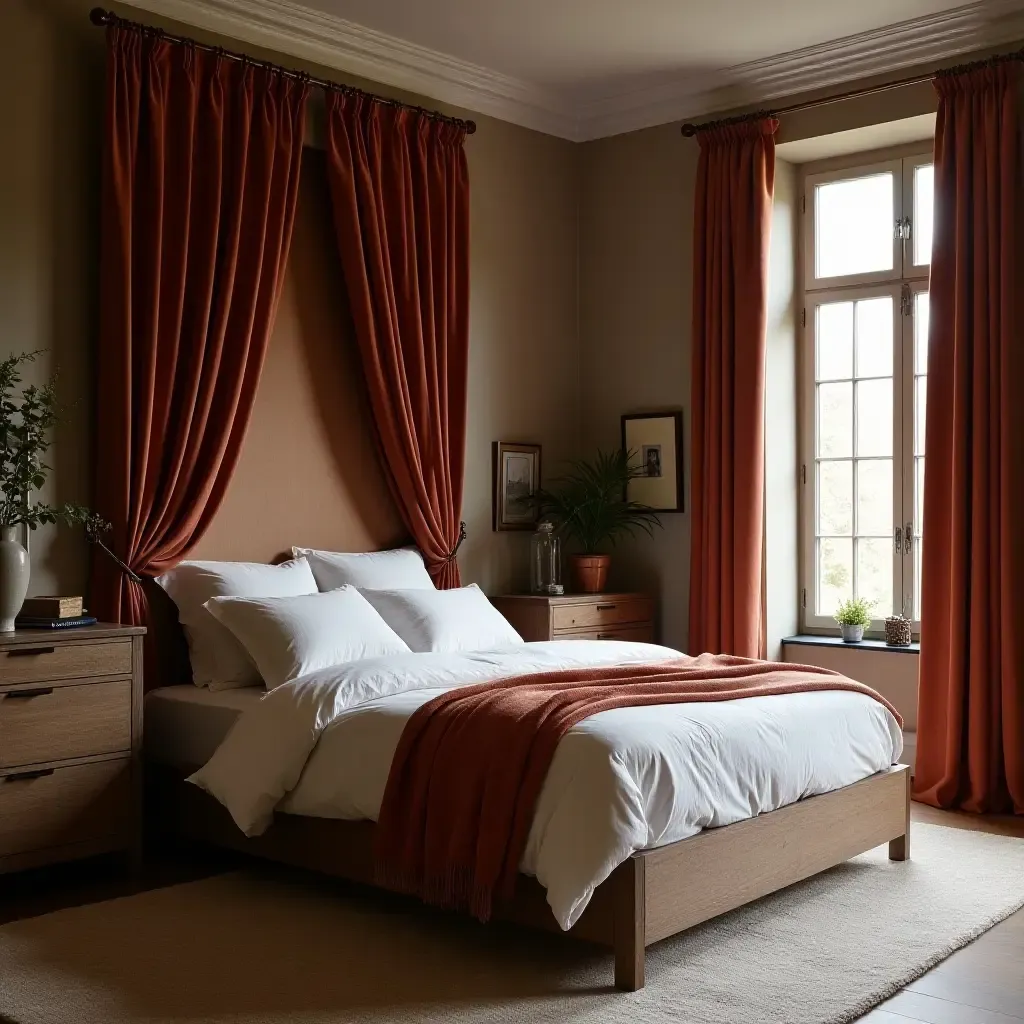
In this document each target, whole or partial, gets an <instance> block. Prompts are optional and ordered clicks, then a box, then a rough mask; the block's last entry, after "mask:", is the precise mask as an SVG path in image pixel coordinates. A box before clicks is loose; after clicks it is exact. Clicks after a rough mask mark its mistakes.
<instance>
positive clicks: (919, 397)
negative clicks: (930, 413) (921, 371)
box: [914, 377, 928, 455]
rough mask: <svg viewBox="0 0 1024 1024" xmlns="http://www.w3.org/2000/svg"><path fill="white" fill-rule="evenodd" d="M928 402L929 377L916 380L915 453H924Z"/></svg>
mask: <svg viewBox="0 0 1024 1024" xmlns="http://www.w3.org/2000/svg"><path fill="white" fill-rule="evenodd" d="M927 402H928V378H927V377H917V378H916V379H915V380H914V454H915V455H924V423H925V419H924V417H925V411H926V406H927Z"/></svg>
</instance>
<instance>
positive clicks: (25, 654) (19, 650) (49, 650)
mask: <svg viewBox="0 0 1024 1024" xmlns="http://www.w3.org/2000/svg"><path fill="white" fill-rule="evenodd" d="M56 650H57V648H56V647H12V648H11V649H10V650H9V651H8V652H7V657H8V658H31V657H33V656H34V655H36V654H53V652H54V651H56Z"/></svg>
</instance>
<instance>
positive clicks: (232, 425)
mask: <svg viewBox="0 0 1024 1024" xmlns="http://www.w3.org/2000/svg"><path fill="white" fill-rule="evenodd" d="M307 91H308V90H307V86H306V84H305V83H304V82H301V81H296V80H295V79H293V78H288V77H285V76H282V75H279V74H277V73H275V72H272V71H269V70H266V69H263V68H259V67H255V66H253V65H252V64H249V63H246V62H238V61H234V60H230V59H228V58H226V57H224V56H222V55H220V54H217V53H209V52H205V51H203V50H200V49H197V48H195V47H192V46H188V45H180V44H175V43H171V42H169V41H167V40H164V39H161V38H160V37H159V35H157V34H152V33H143V32H139V31H137V30H133V29H126V28H120V27H111V28H110V29H108V34H107V92H106V111H105V151H104V165H103V194H102V202H103V208H102V236H103V245H102V252H101V268H100V277H101V302H102V310H101V321H100V339H99V359H98V395H97V438H96V442H97V447H98V453H99V457H98V459H97V463H98V472H97V480H96V505H97V511H99V512H100V513H101V514H102V515H103V516H104V517H105V518H106V519H108V520H110V521H111V522H112V523H113V526H114V531H113V535H112V538H111V540H112V547H113V549H114V550H115V551H116V553H117V554H118V555H119V556H121V558H122V559H123V560H124V561H125V562H126V563H127V564H128V565H129V566H130V567H131V568H132V569H133V570H134V571H135V572H136V573H138V574H140V575H147V576H152V575H156V574H158V573H160V572H163V571H165V570H166V569H169V568H171V567H172V566H174V565H175V564H176V563H177V562H178V561H180V560H181V559H182V558H183V557H184V556H185V555H186V554H187V553H188V551H189V549H190V547H191V546H192V545H193V544H194V543H195V542H196V541H197V540H198V539H199V538H200V537H201V536H202V534H203V532H204V531H205V529H206V528H207V526H208V525H209V523H210V520H211V519H212V517H213V514H214V513H215V511H216V510H217V507H218V506H219V504H220V502H221V499H222V498H223V496H224V492H225V489H226V487H227V484H228V481H229V479H230V477H231V473H232V470H233V469H234V466H235V463H236V461H237V459H238V454H239V450H240V447H241V442H242V438H243V436H244V434H245V430H246V426H247V424H248V421H249V415H250V412H251V410H252V405H253V399H254V397H255V393H256V386H257V383H258V381H259V376H260V371H261V369H262V366H263V358H264V354H265V352H266V347H267V342H268V339H269V336H270V330H271V326H272V324H273V319H274V314H275V311H276V308H277V302H278V298H279V295H280V289H281V283H282V280H283V276H284V267H285V262H286V259H287V253H288V246H289V243H290V240H291V233H292V223H293V220H294V213H295V202H296V196H297V192H298V181H299V168H300V161H301V155H302V132H303V117H304V110H305V103H306V95H307ZM91 608H92V610H93V611H94V612H95V613H96V614H98V615H101V616H102V617H103V618H106V619H110V620H112V621H115V622H117V621H120V622H128V623H136V624H138V623H143V622H144V621H145V620H146V599H145V595H144V593H143V591H142V589H141V588H140V587H138V586H136V585H135V584H133V583H131V582H130V581H129V580H128V578H127V577H125V576H122V575H121V573H120V572H119V571H118V570H117V568H116V567H115V566H114V565H113V563H112V562H110V560H109V559H106V558H97V559H96V560H95V561H94V574H93V593H92V601H91Z"/></svg>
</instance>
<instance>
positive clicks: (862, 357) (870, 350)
mask: <svg viewBox="0 0 1024 1024" xmlns="http://www.w3.org/2000/svg"><path fill="white" fill-rule="evenodd" d="M857 376H858V377H891V376H892V298H891V297H890V296H888V295H883V296H881V298H877V299H862V300H861V301H860V302H858V303H857Z"/></svg>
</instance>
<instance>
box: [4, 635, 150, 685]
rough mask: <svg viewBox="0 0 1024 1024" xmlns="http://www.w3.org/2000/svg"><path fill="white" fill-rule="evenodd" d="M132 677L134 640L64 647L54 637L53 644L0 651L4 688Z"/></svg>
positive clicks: (30, 645)
mask: <svg viewBox="0 0 1024 1024" xmlns="http://www.w3.org/2000/svg"><path fill="white" fill-rule="evenodd" d="M131 674H132V642H131V640H115V641H112V642H111V643H97V644H62V643H60V642H59V640H58V638H57V637H54V642H53V643H52V644H50V643H46V642H45V641H44V642H41V643H32V644H19V645H12V646H10V647H8V648H6V650H3V651H0V683H4V684H6V683H36V682H39V681H41V680H51V679H84V678H85V677H86V676H130V675H131Z"/></svg>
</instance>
